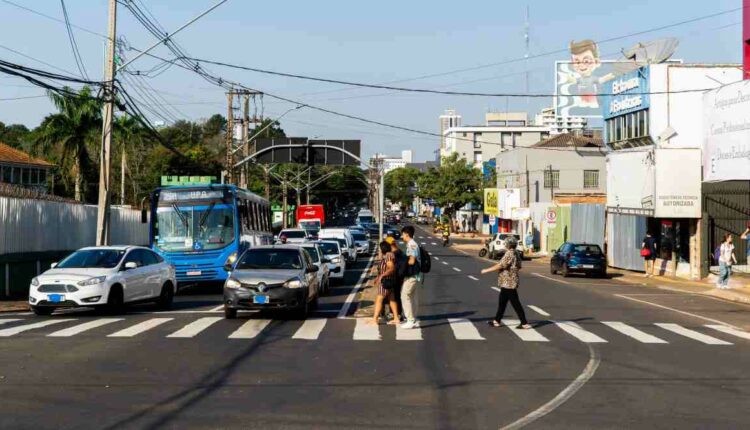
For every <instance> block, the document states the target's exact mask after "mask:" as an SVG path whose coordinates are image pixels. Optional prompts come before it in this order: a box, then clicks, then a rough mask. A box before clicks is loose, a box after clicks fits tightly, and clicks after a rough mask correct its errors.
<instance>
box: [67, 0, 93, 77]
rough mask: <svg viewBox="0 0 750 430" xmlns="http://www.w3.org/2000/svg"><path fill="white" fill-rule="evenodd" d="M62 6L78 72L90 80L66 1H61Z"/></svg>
mask: <svg viewBox="0 0 750 430" xmlns="http://www.w3.org/2000/svg"><path fill="white" fill-rule="evenodd" d="M60 6H62V11H63V17H65V29H66V30H67V31H68V39H69V40H70V48H71V49H72V50H73V58H74V59H75V62H76V66H77V67H78V71H79V72H80V73H81V77H82V78H86V79H90V78H89V75H88V73H86V67H85V66H84V65H83V57H81V52H80V51H79V50H78V43H76V38H75V36H74V35H73V29H72V28H71V27H70V19H69V18H68V9H67V8H66V7H65V0H60Z"/></svg>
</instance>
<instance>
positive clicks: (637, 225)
mask: <svg viewBox="0 0 750 430" xmlns="http://www.w3.org/2000/svg"><path fill="white" fill-rule="evenodd" d="M647 220H648V218H646V217H642V216H637V215H623V214H616V213H609V214H608V216H607V245H608V246H607V260H608V261H609V265H610V266H612V267H617V268H620V269H627V270H637V271H641V272H642V271H643V270H644V269H643V257H641V254H640V252H641V244H642V243H643V238H644V237H645V236H646V229H647Z"/></svg>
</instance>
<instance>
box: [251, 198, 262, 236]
mask: <svg viewBox="0 0 750 430" xmlns="http://www.w3.org/2000/svg"><path fill="white" fill-rule="evenodd" d="M253 222H254V223H255V231H263V227H262V226H261V225H260V224H261V222H260V205H259V204H258V203H253Z"/></svg>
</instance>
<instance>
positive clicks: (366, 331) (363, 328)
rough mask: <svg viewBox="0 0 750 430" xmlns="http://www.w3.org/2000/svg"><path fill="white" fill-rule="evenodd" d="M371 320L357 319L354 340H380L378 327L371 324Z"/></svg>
mask: <svg viewBox="0 0 750 430" xmlns="http://www.w3.org/2000/svg"><path fill="white" fill-rule="evenodd" d="M370 321H372V318H369V317H366V318H357V323H356V324H355V325H354V336H353V337H352V338H353V339H354V340H380V339H382V338H381V337H380V327H379V326H378V325H377V324H372V323H371V322H370Z"/></svg>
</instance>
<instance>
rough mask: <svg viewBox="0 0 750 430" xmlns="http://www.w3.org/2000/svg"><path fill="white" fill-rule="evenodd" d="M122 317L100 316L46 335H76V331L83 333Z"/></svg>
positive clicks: (119, 319) (120, 319)
mask: <svg viewBox="0 0 750 430" xmlns="http://www.w3.org/2000/svg"><path fill="white" fill-rule="evenodd" d="M123 320H124V318H100V319H98V320H94V321H89V322H85V323H83V324H78V325H75V326H73V327H69V328H64V329H62V330H58V331H56V332H54V333H50V334H48V335H47V336H49V337H70V336H74V335H77V334H78V333H83V332H84V331H86V330H91V329H95V328H97V327H101V326H103V325H107V324H111V323H113V322H117V321H123Z"/></svg>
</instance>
